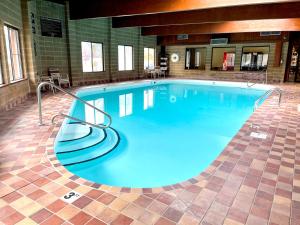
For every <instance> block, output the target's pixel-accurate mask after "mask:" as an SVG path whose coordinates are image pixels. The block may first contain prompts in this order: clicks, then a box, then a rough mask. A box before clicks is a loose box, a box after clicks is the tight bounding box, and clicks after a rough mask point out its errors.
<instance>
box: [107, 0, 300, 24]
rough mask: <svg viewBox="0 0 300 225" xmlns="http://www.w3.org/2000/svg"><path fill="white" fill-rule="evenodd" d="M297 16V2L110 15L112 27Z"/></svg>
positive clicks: (298, 15) (298, 16)
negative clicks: (118, 15) (120, 15)
mask: <svg viewBox="0 0 300 225" xmlns="http://www.w3.org/2000/svg"><path fill="white" fill-rule="evenodd" d="M284 18H300V2H294V3H291V2H288V3H276V4H271V5H270V4H261V5H246V6H238V7H236V6H234V7H224V8H213V9H205V10H193V11H184V12H171V13H159V14H149V15H137V16H124V17H114V18H113V19H112V26H113V28H120V27H137V26H144V27H146V26H162V25H178V24H200V23H212V22H224V21H239V20H260V19H284Z"/></svg>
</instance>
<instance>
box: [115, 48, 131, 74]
mask: <svg viewBox="0 0 300 225" xmlns="http://www.w3.org/2000/svg"><path fill="white" fill-rule="evenodd" d="M119 46H123V47H124V70H120V68H119ZM126 47H131V51H132V57H131V69H126V57H125V55H126V50H125V49H126ZM117 50H118V71H119V72H122V71H133V70H134V48H133V45H118V47H117Z"/></svg>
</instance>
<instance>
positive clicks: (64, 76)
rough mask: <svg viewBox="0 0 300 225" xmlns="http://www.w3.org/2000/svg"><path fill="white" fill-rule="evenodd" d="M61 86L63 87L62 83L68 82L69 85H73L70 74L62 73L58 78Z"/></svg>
mask: <svg viewBox="0 0 300 225" xmlns="http://www.w3.org/2000/svg"><path fill="white" fill-rule="evenodd" d="M58 83H59V86H60V87H61V85H64V84H67V85H68V87H69V88H70V87H71V83H70V79H69V74H67V73H66V74H61V75H60V78H59V80H58Z"/></svg>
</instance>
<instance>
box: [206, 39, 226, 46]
mask: <svg viewBox="0 0 300 225" xmlns="http://www.w3.org/2000/svg"><path fill="white" fill-rule="evenodd" d="M210 44H211V45H226V44H228V38H213V39H210Z"/></svg>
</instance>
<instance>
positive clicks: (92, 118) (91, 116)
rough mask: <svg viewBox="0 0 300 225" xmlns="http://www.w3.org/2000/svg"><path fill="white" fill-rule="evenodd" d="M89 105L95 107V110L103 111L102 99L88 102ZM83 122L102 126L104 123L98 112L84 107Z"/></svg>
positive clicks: (102, 116) (101, 114)
mask: <svg viewBox="0 0 300 225" xmlns="http://www.w3.org/2000/svg"><path fill="white" fill-rule="evenodd" d="M88 103H90V104H91V105H93V106H95V107H96V108H98V109H100V110H102V111H104V98H99V99H96V100H92V101H88ZM84 111H85V120H86V121H87V122H90V123H96V124H102V123H104V114H103V113H100V112H98V111H97V110H95V109H93V108H92V107H90V106H88V105H85V106H84Z"/></svg>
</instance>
